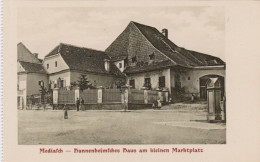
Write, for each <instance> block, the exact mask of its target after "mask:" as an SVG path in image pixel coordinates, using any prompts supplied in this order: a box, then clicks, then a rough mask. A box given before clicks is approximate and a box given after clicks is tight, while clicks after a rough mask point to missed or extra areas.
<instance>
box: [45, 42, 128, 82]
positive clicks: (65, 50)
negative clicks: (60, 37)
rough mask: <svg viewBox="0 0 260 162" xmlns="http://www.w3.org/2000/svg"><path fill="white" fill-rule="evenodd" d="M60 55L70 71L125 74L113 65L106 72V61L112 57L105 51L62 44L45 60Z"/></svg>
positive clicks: (121, 75)
mask: <svg viewBox="0 0 260 162" xmlns="http://www.w3.org/2000/svg"><path fill="white" fill-rule="evenodd" d="M58 53H59V54H60V55H61V57H62V58H63V59H64V61H65V62H66V64H67V65H68V66H69V68H70V70H80V71H86V72H94V73H99V74H111V75H116V76H120V77H124V74H123V73H121V72H120V70H119V69H118V68H117V67H116V66H115V65H114V64H113V63H111V64H110V71H109V72H108V71H106V69H105V63H104V60H105V59H108V60H110V57H109V56H108V55H106V54H105V52H103V51H98V50H94V49H89V48H85V47H77V46H74V45H70V44H65V43H60V44H59V45H58V46H56V47H55V48H54V49H53V50H52V51H51V52H50V53H49V54H47V55H46V56H45V58H47V57H50V56H53V55H56V54H58Z"/></svg>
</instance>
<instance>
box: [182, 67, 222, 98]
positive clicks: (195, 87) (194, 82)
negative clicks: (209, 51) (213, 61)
mask: <svg viewBox="0 0 260 162" xmlns="http://www.w3.org/2000/svg"><path fill="white" fill-rule="evenodd" d="M205 75H220V76H223V77H225V70H224V69H218V70H214V69H193V70H189V71H187V72H183V73H181V74H180V79H181V84H182V87H184V89H185V92H186V93H199V89H200V83H199V78H200V77H203V76H205ZM188 77H190V80H188Z"/></svg>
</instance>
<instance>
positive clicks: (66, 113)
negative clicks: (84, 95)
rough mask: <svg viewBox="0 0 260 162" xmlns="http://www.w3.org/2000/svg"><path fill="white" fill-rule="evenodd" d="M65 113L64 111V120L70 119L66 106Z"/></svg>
mask: <svg viewBox="0 0 260 162" xmlns="http://www.w3.org/2000/svg"><path fill="white" fill-rule="evenodd" d="M63 109H64V110H65V111H64V119H68V108H67V106H66V104H65V105H64V108H63Z"/></svg>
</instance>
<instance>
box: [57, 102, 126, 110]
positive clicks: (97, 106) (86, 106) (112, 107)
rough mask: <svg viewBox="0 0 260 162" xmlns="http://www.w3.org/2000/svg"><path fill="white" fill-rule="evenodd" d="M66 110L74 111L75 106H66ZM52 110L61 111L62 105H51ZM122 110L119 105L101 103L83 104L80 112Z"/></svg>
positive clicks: (121, 106)
mask: <svg viewBox="0 0 260 162" xmlns="http://www.w3.org/2000/svg"><path fill="white" fill-rule="evenodd" d="M66 107H67V108H68V110H76V105H75V104H66ZM53 108H54V110H63V109H64V105H63V104H59V105H53ZM82 109H83V110H123V109H124V106H123V104H121V103H107V104H106V103H102V104H84V105H83V107H82V108H81V107H80V110H82Z"/></svg>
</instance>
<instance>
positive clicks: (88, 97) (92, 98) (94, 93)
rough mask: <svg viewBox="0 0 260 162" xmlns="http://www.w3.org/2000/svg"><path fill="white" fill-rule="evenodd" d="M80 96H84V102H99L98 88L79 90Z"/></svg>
mask: <svg viewBox="0 0 260 162" xmlns="http://www.w3.org/2000/svg"><path fill="white" fill-rule="evenodd" d="M79 97H80V98H83V100H84V103H86V104H87V103H97V98H98V89H86V90H83V91H79Z"/></svg>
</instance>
